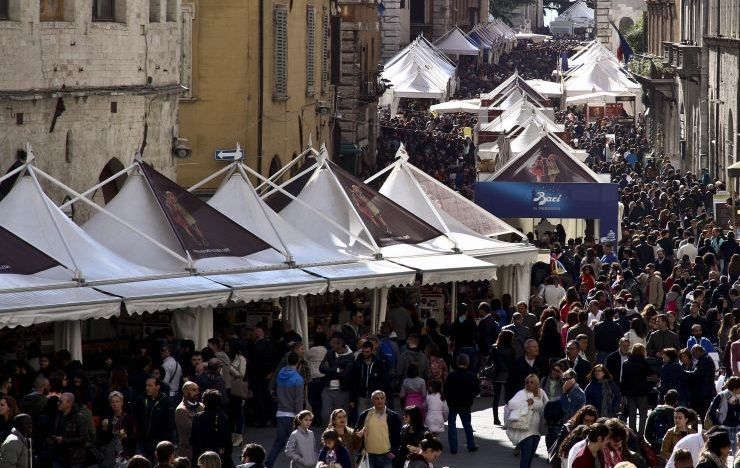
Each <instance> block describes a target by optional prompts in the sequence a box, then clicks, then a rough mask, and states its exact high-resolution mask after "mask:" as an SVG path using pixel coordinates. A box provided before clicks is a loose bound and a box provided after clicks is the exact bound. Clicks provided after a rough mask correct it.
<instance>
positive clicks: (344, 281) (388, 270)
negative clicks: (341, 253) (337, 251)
mask: <svg viewBox="0 0 740 468" xmlns="http://www.w3.org/2000/svg"><path fill="white" fill-rule="evenodd" d="M305 270H306V271H308V272H310V273H313V274H314V275H318V276H321V277H323V278H326V279H328V280H329V291H330V292H333V291H346V290H349V291H354V290H356V289H363V288H367V289H376V288H389V287H394V286H408V285H410V284H414V281H416V271H414V270H410V269H408V268H404V267H402V266H399V265H397V264H395V263H392V262H389V261H386V260H376V261H368V262H357V263H348V264H344V265H324V266H315V267H310V268H305Z"/></svg>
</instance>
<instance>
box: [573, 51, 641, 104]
mask: <svg viewBox="0 0 740 468" xmlns="http://www.w3.org/2000/svg"><path fill="white" fill-rule="evenodd" d="M564 86H565V92H566V94H567V95H568V96H574V95H578V94H588V93H595V92H599V91H609V92H629V93H631V94H632V95H633V96H640V95H641V94H642V86H641V85H640V84H639V83H638V82H636V81H635V80H633V79H632V78H631V77H630V76H629V75H628V74H627V72H626V71H625V70H624V69H623V68H622V67H621V66H619V65H618V64H617V63H615V62H613V61H612V60H609V59H601V60H595V61H591V62H587V63H584V64H583V65H582V66H581V67H579V68H578V70H577V71H575V72H573V73H572V74H568V75H566V78H565V83H564Z"/></svg>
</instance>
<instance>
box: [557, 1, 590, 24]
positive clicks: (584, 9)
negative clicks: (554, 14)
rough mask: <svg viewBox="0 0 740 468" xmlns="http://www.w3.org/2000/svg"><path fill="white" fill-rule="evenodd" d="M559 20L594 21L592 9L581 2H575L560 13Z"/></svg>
mask: <svg viewBox="0 0 740 468" xmlns="http://www.w3.org/2000/svg"><path fill="white" fill-rule="evenodd" d="M557 19H559V20H581V19H590V20H592V21H593V19H594V9H593V8H590V7H589V6H588V5H587V4H586V2H584V1H583V0H577V1H576V2H575V3H573V5H571V6H569V7H568V9H567V10H565V11H564V12H562V13H561V14H560V15H559V16H558V18H557Z"/></svg>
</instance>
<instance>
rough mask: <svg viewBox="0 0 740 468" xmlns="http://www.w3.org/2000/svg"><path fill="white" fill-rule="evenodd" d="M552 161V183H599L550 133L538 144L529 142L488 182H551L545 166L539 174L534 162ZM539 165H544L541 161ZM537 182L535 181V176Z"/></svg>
mask: <svg viewBox="0 0 740 468" xmlns="http://www.w3.org/2000/svg"><path fill="white" fill-rule="evenodd" d="M550 155H552V156H553V158H552V159H553V160H554V161H555V164H556V166H557V169H558V172H557V174H556V175H555V176H554V177H555V180H554V182H559V183H560V182H596V183H599V182H600V181H601V180H600V178H599V176H598V175H597V174H596V173H595V172H593V171H592V170H591V169H590V168H589V167H588V166H587V165H586V164H585V163H583V162H582V161H580V160H579V159H578V157H577V156H576V155H575V153H574V151H573V149H572V148H571V147H570V146H568V145H567V144H566V143H565V142H563V141H562V140H561V139H560V138H558V137H557V136H555V135H552V134H550V133H546V134H544V135H542V136H541V137H540V138H539V139H537V141H534V142H532V143H531V144H530V145H529V147H528V148H526V149H525V150H524V151H522V152H521V154H520V155H519V156H517V157H515V158H511V159H510V160H509V162H508V163H506V164H505V165H504V166H503V167H502V168H501V169H499V170H498V171H497V172H496V173H495V174H493V175H492V176H491V177H490V178H488V179H487V181H502V182H553V181H552V180H551V178H550V176H549V175H548V174H549V172H548V169H547V166H543V167H542V171H538V170H535V169H536V167H535V166H536V164H537V161H538V160H540V159H541V158H545V160H547V159H550ZM542 164H546V163H545V162H544V161H543V163H542ZM538 173H539V174H540V175H541V177H540V180H539V181H538V180H537V174H538Z"/></svg>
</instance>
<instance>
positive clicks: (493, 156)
mask: <svg viewBox="0 0 740 468" xmlns="http://www.w3.org/2000/svg"><path fill="white" fill-rule="evenodd" d="M543 133H544V132H543V130H542V127H541V126H539V125H537V123H536V122H530V123H529V125H527V127H526V128H525V129H524V130H523V131H521V132H519V133H518V134H517V135H516V136H514V137H512V138H509V137H508V136H502V138H507V139H509V142H508V143H507V144H508V148H507V152H508V155H507V158H506V161H508V158H509V157H515V156H517V155H518V154H520V153H521V152H522V151H524V150H525V149H526V148H527V147H529V145H530V144H532V142H533V141H536V140H538V139H539V138H540V136H541V135H542V134H543ZM500 156H501V142H499V141H493V142H490V143H483V144H481V145H478V159H481V160H497V159H499V164H501V163H505V162H506V161H502V160H500Z"/></svg>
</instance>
